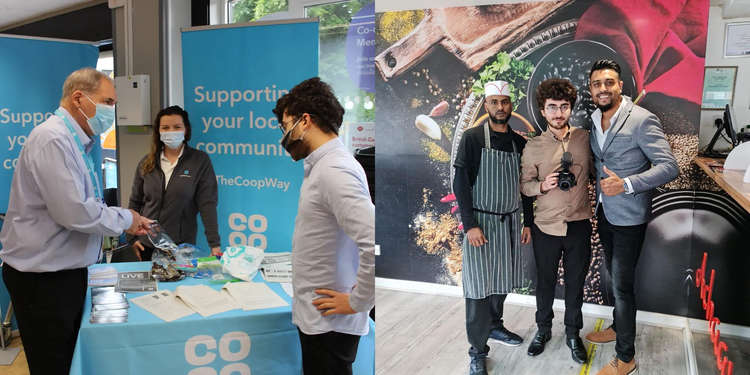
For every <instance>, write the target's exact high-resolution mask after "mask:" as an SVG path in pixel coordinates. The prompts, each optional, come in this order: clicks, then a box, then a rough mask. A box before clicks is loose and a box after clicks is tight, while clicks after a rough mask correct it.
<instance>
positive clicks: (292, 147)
mask: <svg viewBox="0 0 750 375" xmlns="http://www.w3.org/2000/svg"><path fill="white" fill-rule="evenodd" d="M300 121H302V119H301V118H300V119H299V120H297V122H296V123H295V124H294V126H292V127H291V128H290V129H289V131H287V132H286V133H284V136H283V137H281V141H280V142H279V143H281V146H283V147H284V149H285V150H286V152H288V153H289V154H290V155H292V159H293V160H294V161H298V160H300V159H303V158H304V157H305V156H307V155H306V153H305V150H306V149H307V147H305V143H304V142H303V141H302V139H303V138H304V137H305V133H304V132H303V133H302V135H301V136H300V137H299V138H297V139H294V140H291V141H290V138H291V135H292V131H293V130H294V128H295V127H297V125H298V124H299V122H300Z"/></svg>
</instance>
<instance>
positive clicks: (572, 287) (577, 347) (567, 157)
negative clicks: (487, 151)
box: [521, 78, 592, 363]
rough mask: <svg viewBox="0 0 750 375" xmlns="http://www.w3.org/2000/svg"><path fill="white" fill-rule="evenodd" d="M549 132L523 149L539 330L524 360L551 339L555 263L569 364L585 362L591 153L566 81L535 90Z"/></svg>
mask: <svg viewBox="0 0 750 375" xmlns="http://www.w3.org/2000/svg"><path fill="white" fill-rule="evenodd" d="M536 101H537V104H538V106H539V108H540V112H541V113H542V116H543V117H544V118H545V119H546V121H547V130H546V131H545V132H543V133H542V134H541V135H539V136H537V137H534V138H532V139H531V140H529V141H528V143H527V144H526V148H525V149H524V151H523V157H522V158H521V168H522V169H521V192H522V193H523V194H524V195H526V196H535V197H536V208H535V210H534V225H533V226H532V228H531V238H532V242H533V246H534V260H535V262H536V269H537V280H536V306H537V311H536V323H537V327H538V331H537V334H536V336H535V337H534V339H533V340H532V342H531V344H530V345H529V349H528V352H527V353H528V355H530V356H537V355H539V354H541V353H542V352H543V351H544V345H545V344H546V343H547V341H549V340H550V338H551V337H552V333H551V331H552V318H553V316H554V314H553V312H552V302H553V301H554V298H555V282H556V281H557V273H558V264H559V263H560V257H562V259H563V269H564V280H565V336H566V340H565V343H566V344H567V345H568V347H569V348H570V350H571V355H572V357H573V360H574V361H576V362H578V363H585V362H586V359H587V358H586V349H585V347H584V345H583V342H582V341H581V338H580V337H579V336H578V331H579V330H580V329H581V328H583V315H582V313H581V305H582V304H583V283H584V281H585V279H586V273H587V272H588V269H589V262H590V260H591V242H590V241H591V222H590V221H589V219H590V218H591V216H592V214H591V201H590V200H589V196H588V184H589V173H590V168H591V148H590V147H589V134H588V132H587V131H586V130H584V129H581V128H573V127H571V126H570V125H569V124H568V119H569V118H570V115H571V112H572V110H573V107H574V105H575V102H576V89H575V87H574V86H573V85H572V84H571V83H570V81H568V80H565V79H555V78H553V79H548V80H546V81H544V82H542V83H541V84H539V87H537V89H536Z"/></svg>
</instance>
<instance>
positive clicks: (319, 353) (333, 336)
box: [297, 328, 360, 375]
mask: <svg viewBox="0 0 750 375" xmlns="http://www.w3.org/2000/svg"><path fill="white" fill-rule="evenodd" d="M297 331H299V342H300V345H301V346H302V373H303V374H305V375H317V374H330V375H351V374H352V363H354V360H355V359H356V358H357V347H358V346H359V338H360V336H356V335H349V334H346V333H339V332H326V333H322V334H319V335H308V334H305V333H304V332H302V331H300V330H299V328H298V329H297Z"/></svg>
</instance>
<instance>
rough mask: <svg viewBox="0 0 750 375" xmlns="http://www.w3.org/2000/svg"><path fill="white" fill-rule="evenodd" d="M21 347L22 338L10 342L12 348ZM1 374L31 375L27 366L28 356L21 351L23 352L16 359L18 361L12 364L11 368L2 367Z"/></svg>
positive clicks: (15, 338)
mask: <svg viewBox="0 0 750 375" xmlns="http://www.w3.org/2000/svg"><path fill="white" fill-rule="evenodd" d="M18 346H21V338H20V337H14V338H13V340H11V342H10V347H18ZM0 374H3V375H29V366H28V365H27V364H26V354H25V353H24V352H23V349H21V352H20V353H19V354H18V356H17V357H16V360H15V361H13V363H11V364H10V366H0Z"/></svg>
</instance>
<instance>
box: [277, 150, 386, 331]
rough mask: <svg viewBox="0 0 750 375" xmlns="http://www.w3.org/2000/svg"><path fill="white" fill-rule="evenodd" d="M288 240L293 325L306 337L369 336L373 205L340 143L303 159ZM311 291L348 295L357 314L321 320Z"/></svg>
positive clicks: (359, 170)
mask: <svg viewBox="0 0 750 375" xmlns="http://www.w3.org/2000/svg"><path fill="white" fill-rule="evenodd" d="M304 163H305V178H304V180H303V182H302V190H301V192H300V198H299V211H298V213H297V219H296V221H295V223H294V237H293V239H292V287H293V289H294V298H293V302H292V323H294V324H295V325H297V327H299V329H300V330H301V331H302V332H304V333H305V334H308V335H315V334H321V333H326V332H330V331H334V332H339V333H346V334H350V335H360V336H362V335H366V334H367V333H368V332H369V323H368V312H369V311H370V309H372V307H373V306H374V305H375V206H374V205H373V204H372V200H371V199H370V192H369V190H368V188H367V178H366V177H365V172H364V170H363V169H362V167H361V166H360V165H359V163H357V161H356V160H355V159H354V157H353V156H352V155H351V153H349V151H348V150H347V149H346V147H345V146H344V144H343V143H341V141H340V140H339V139H338V138H335V139H332V140H330V141H328V142H327V143H325V144H324V145H322V146H320V147H319V148H318V149H316V150H315V151H313V152H312V153H311V154H310V155H308V156H307V157H306V158H305V162H304ZM315 289H332V290H336V291H339V292H342V293H350V294H349V304H350V305H351V307H352V309H354V311H357V313H355V314H351V315H340V314H335V315H330V316H323V315H322V314H321V312H320V311H318V309H317V308H316V307H315V305H313V304H312V302H313V300H315V299H318V298H321V297H325V296H320V295H318V294H316V293H315Z"/></svg>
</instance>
